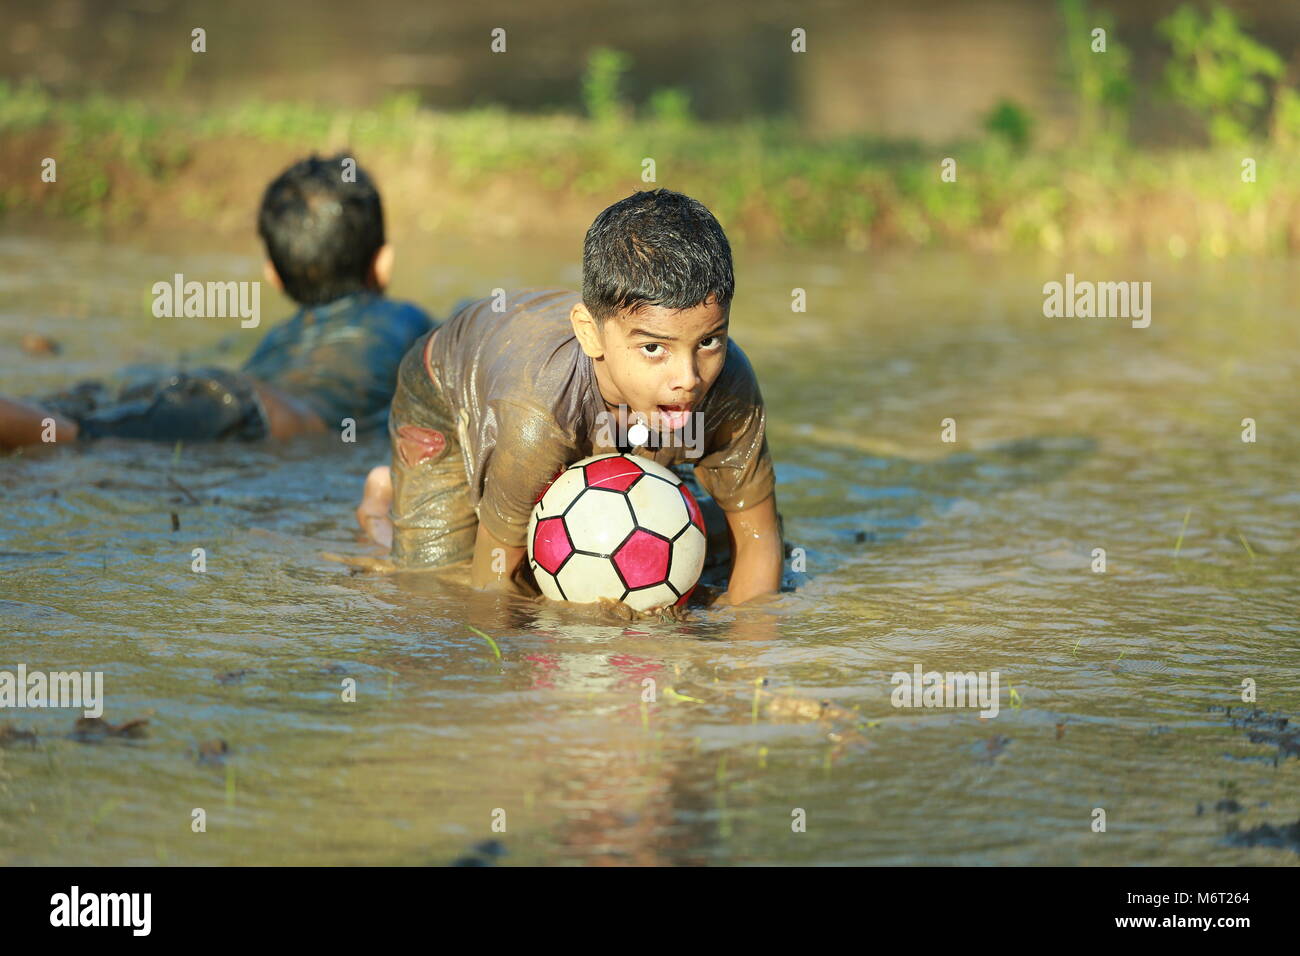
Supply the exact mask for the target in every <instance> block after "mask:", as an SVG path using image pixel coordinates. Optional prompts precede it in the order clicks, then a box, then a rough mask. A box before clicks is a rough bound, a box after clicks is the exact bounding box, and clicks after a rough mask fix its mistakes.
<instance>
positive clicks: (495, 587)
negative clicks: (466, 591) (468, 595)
mask: <svg viewBox="0 0 1300 956" xmlns="http://www.w3.org/2000/svg"><path fill="white" fill-rule="evenodd" d="M527 553H528V549H527V548H512V547H510V546H509V545H507V544H503V543H502V542H501V541H499V540H498V539H497V538H496V537H495V536H494V535H493V534H492V532H491V531H489V530H488V529H487V528H486V527H484V525H483V523H482V522H481V521H480V522H479V526H478V537H476V538H475V539H474V562H473V564H472V566H471V567H470V584H471V585H473V586H474V587H476V588H478V589H479V590H489V591H512V592H515V593H517V594H531V593H532V592H531V591H529V590H528V588H527V587H525V586H524V585H523V584H522V583H521V582H520V580H519V577H518V572H519V569H520V568H521V567H522V565H523V560H524V555H526V554H527ZM498 569H499V570H498Z"/></svg>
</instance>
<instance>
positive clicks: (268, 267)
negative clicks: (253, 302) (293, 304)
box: [262, 259, 284, 292]
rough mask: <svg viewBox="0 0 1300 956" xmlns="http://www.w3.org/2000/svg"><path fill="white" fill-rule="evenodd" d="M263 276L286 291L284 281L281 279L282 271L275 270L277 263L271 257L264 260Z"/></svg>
mask: <svg viewBox="0 0 1300 956" xmlns="http://www.w3.org/2000/svg"><path fill="white" fill-rule="evenodd" d="M262 276H263V278H265V279H266V281H267V282H269V283H271V285H273V286H275V287H276V288H277V289H279V290H280V291H281V292H283V291H284V282H283V281H282V280H281V279H280V273H278V272H276V271H275V263H273V262H272V261H271V260H270V259H263V260H262Z"/></svg>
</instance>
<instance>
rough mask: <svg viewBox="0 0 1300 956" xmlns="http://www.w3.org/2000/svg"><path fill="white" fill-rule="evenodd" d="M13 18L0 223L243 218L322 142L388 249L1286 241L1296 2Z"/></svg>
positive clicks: (240, 4) (156, 10) (92, 12)
mask: <svg viewBox="0 0 1300 956" xmlns="http://www.w3.org/2000/svg"><path fill="white" fill-rule="evenodd" d="M8 8H9V9H8V20H9V25H10V28H11V29H10V30H9V32H8V35H7V36H6V37H4V38H3V39H0V141H2V142H3V144H4V147H3V150H2V151H0V216H3V221H4V222H6V223H7V224H8V225H9V227H11V228H12V227H13V226H14V225H15V224H20V223H21V224H23V225H27V224H29V223H31V222H32V221H33V220H43V219H67V220H72V221H74V222H77V223H80V224H82V225H84V226H87V227H90V228H94V229H101V230H107V231H112V230H119V229H131V228H140V227H149V228H161V229H166V228H170V227H178V228H202V229H205V230H210V231H215V232H217V233H230V234H242V233H246V232H247V230H248V229H249V228H250V223H251V220H252V215H253V210H254V208H255V206H256V202H257V199H258V197H259V195H260V190H261V187H262V186H263V185H264V183H265V182H266V180H267V179H268V178H269V177H270V176H271V175H273V174H274V173H275V172H276V171H277V170H278V168H279V167H281V166H283V165H284V164H286V163H287V162H289V161H290V160H291V159H293V158H295V157H297V156H299V155H302V154H305V153H308V152H312V151H315V152H321V153H333V152H346V153H348V154H349V155H355V156H356V157H357V158H358V160H359V161H360V162H361V163H362V164H363V165H366V166H367V167H369V168H371V169H372V171H374V172H375V173H376V175H377V176H378V177H379V181H380V186H381V189H382V191H383V192H384V194H385V197H386V200H387V206H388V210H389V216H390V220H391V222H392V224H393V230H394V232H395V233H396V234H398V235H400V234H402V233H404V232H412V231H423V232H432V231H435V230H454V231H459V232H461V233H464V234H466V235H483V236H488V237H502V238H509V237H512V236H516V235H524V234H539V235H544V234H554V235H566V236H568V237H570V238H572V236H573V235H574V232H575V230H577V231H579V232H580V230H582V229H584V228H585V227H586V225H587V224H588V223H589V222H590V219H591V217H592V215H593V214H594V212H595V211H598V210H599V208H601V207H602V206H603V205H604V204H606V203H607V202H609V201H611V200H612V199H614V198H617V197H619V196H622V195H626V194H627V193H629V192H631V191H632V190H634V189H643V188H651V187H652V186H653V185H664V186H670V187H672V188H675V189H680V190H683V191H685V192H688V193H691V194H693V195H696V196H698V197H699V198H701V199H702V200H704V201H705V202H706V203H708V204H709V205H710V206H711V207H712V208H713V209H714V210H715V211H716V212H717V213H718V215H719V217H720V218H721V219H722V221H723V223H724V224H725V225H726V227H727V229H728V231H729V233H730V234H732V235H733V237H735V238H736V239H737V240H739V241H742V242H744V241H759V242H765V241H771V242H785V243H796V244H835V245H842V246H846V247H848V248H850V249H855V250H865V249H872V248H882V247H889V246H930V245H945V246H964V247H969V248H976V249H987V250H1002V249H1013V248H1015V249H1024V248H1038V249H1042V250H1046V251H1048V252H1058V251H1062V250H1067V249H1086V250H1089V251H1096V252H1099V253H1112V252H1116V251H1121V250H1127V249H1141V250H1145V251H1151V252H1158V253H1160V254H1162V255H1172V256H1174V257H1177V258H1181V257H1185V256H1197V255H1199V256H1207V257H1221V256H1227V255H1230V254H1236V253H1251V254H1258V253H1275V252H1282V253H1291V252H1294V251H1296V250H1297V249H1300V215H1297V213H1300V176H1297V173H1300V160H1297V158H1296V146H1297V144H1298V143H1300V8H1297V7H1296V6H1295V4H1293V3H1275V2H1271V0H1230V2H1216V0H1204V2H1203V0H1188V2H1177V0H1170V2H1164V0H1151V2H1145V3H1127V2H1121V0H988V2H981V3H978V4H971V3H967V2H963V0H920V2H908V3H901V2H874V3H873V2H862V3H846V2H839V0H813V2H811V3H809V4H807V5H804V6H801V8H800V9H799V10H798V11H797V12H792V11H791V10H790V9H789V5H788V4H785V3H778V2H768V0H754V2H738V0H721V2H716V3H710V4H703V5H702V4H694V3H686V2H678V0H665V2H660V3H656V4H654V5H653V7H652V8H646V7H644V6H643V5H642V4H640V3H633V2H619V0H615V2H613V3H610V2H608V0H606V2H599V3H597V2H595V0H590V2H589V0H559V2H558V3H548V4H544V5H531V6H530V5H525V4H519V3H511V4H505V3H501V2H498V0H486V2H484V3H479V4H475V5H474V6H473V7H472V8H464V7H456V8H454V9H453V8H442V9H430V7H429V5H428V4H425V3H419V2H415V0H398V2H394V3H388V4H372V5H359V4H354V3H352V2H350V0H349V2H346V3H345V2H341V0H322V2H318V3H311V4H306V3H292V2H290V3H286V4H276V5H257V4H252V3H249V2H246V0H232V2H223V3H197V4H195V3H187V4H182V3H173V2H169V0H134V2H119V0H104V2H97V3H92V2H89V0H54V2H41V3H28V2H27V0H15V2H11V3H10V4H9V5H8ZM195 28H202V29H203V30H204V33H205V35H204V41H205V47H206V49H205V51H204V52H194V50H193V49H192V45H193V40H192V30H193V29H195ZM495 28H501V29H504V30H505V38H504V42H505V51H504V52H493V49H492V43H493V37H492V31H493V30H494V29H495ZM796 29H797V30H802V31H804V35H805V36H806V52H795V51H794V50H793V49H792V45H793V44H794V43H795V42H796V41H795V38H794V36H793V34H792V31H795V30H796ZM499 46H500V43H499V42H498V48H499ZM45 157H51V158H54V159H55V160H56V162H57V170H58V178H57V181H56V182H55V183H48V182H43V181H42V178H41V161H42V159H43V158H45ZM945 158H952V159H955V160H956V181H955V182H950V181H945V180H944V179H943V178H942V177H941V175H940V171H941V163H942V162H943V160H944V159H945ZM647 159H652V160H653V161H654V176H655V179H654V182H653V183H652V182H648V181H646V180H645V179H643V170H644V169H645V167H646V163H645V161H646V160H647Z"/></svg>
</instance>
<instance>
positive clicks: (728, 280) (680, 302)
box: [582, 189, 736, 322]
mask: <svg viewBox="0 0 1300 956" xmlns="http://www.w3.org/2000/svg"><path fill="white" fill-rule="evenodd" d="M735 290H736V279H735V275H734V273H733V271H732V265H731V246H730V244H728V242H727V235H726V233H724V232H723V231H722V226H721V225H719V223H718V220H717V219H715V218H714V217H713V213H711V212H709V210H708V209H707V208H706V207H705V206H704V204H703V203H701V202H698V201H697V200H694V199H692V198H690V197H689V196H684V195H682V194H681V193H676V192H673V191H672V190H670V189H655V190H650V191H646V192H637V193H633V194H632V195H631V196H628V197H627V198H626V199H622V200H619V201H618V202H616V203H614V205H612V206H610V207H609V208H608V209H606V210H605V211H604V212H602V213H601V214H600V215H599V216H597V217H596V221H595V222H593V223H592V224H591V228H590V229H588V230H587V238H586V241H584V242H583V246H582V301H583V303H584V304H585V305H586V306H587V309H588V311H590V312H591V314H592V316H593V317H595V319H596V321H597V322H604V321H605V320H606V319H607V318H609V317H610V316H612V315H616V314H618V313H619V312H621V311H623V310H625V309H630V310H633V311H635V310H636V309H638V308H640V307H641V306H644V305H657V306H661V307H662V308H665V309H690V308H694V307H695V306H697V305H701V304H703V303H704V302H706V301H708V300H709V299H710V298H712V299H713V300H715V301H716V302H717V304H718V305H719V306H721V307H722V308H724V309H725V308H726V307H727V306H728V305H730V303H731V297H732V295H733V294H734V293H735Z"/></svg>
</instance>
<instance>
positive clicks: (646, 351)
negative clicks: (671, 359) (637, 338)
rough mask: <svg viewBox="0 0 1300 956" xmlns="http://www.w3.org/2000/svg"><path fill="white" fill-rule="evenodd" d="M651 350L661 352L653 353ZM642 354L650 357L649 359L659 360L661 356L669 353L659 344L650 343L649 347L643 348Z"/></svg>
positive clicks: (644, 346)
mask: <svg viewBox="0 0 1300 956" xmlns="http://www.w3.org/2000/svg"><path fill="white" fill-rule="evenodd" d="M649 349H658V350H659V351H657V352H651V351H649ZM641 354H643V355H645V356H648V357H649V358H658V357H659V356H660V355H666V354H667V353H666V352H665V351H664V347H663V346H662V345H660V344H659V343H658V342H650V343H649V344H647V345H643V346H641Z"/></svg>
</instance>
